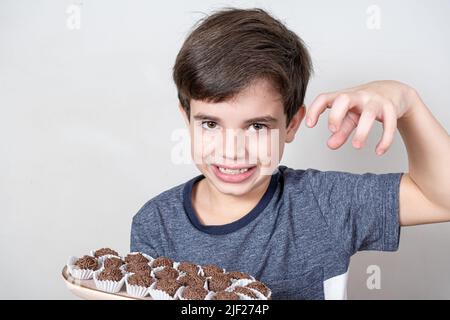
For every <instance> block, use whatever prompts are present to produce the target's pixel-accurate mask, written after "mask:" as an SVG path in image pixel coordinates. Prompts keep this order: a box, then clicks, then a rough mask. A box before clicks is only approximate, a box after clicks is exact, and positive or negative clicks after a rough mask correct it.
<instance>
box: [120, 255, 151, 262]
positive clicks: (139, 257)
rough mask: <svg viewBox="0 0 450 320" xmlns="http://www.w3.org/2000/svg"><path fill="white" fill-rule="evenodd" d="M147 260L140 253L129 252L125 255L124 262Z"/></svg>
mask: <svg viewBox="0 0 450 320" xmlns="http://www.w3.org/2000/svg"><path fill="white" fill-rule="evenodd" d="M149 261H150V260H148V259H147V258H146V257H144V255H143V254H142V253H133V254H131V253H129V254H127V256H126V257H125V262H126V263H148V262H149Z"/></svg>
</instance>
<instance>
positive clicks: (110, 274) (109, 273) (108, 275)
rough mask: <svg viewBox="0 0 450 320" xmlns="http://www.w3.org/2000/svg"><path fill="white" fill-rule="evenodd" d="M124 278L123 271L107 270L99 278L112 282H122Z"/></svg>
mask: <svg viewBox="0 0 450 320" xmlns="http://www.w3.org/2000/svg"><path fill="white" fill-rule="evenodd" d="M122 278H123V274H122V271H120V269H105V270H103V271H102V272H100V274H99V275H98V276H97V279H98V280H101V281H105V280H112V281H120V280H122Z"/></svg>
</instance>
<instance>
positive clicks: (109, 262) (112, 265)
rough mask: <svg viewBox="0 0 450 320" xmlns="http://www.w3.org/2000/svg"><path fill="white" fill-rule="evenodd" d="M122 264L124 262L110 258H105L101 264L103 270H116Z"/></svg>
mask: <svg viewBox="0 0 450 320" xmlns="http://www.w3.org/2000/svg"><path fill="white" fill-rule="evenodd" d="M123 263H124V262H123V261H122V259H120V258H115V257H112V258H107V259H106V260H105V262H104V263H103V266H104V267H105V269H117V268H119V267H120V266H122V265H123Z"/></svg>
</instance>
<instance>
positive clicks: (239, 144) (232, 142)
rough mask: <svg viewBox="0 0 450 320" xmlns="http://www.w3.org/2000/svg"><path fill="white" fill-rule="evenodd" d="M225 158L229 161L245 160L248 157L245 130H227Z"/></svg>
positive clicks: (224, 144) (224, 143)
mask: <svg viewBox="0 0 450 320" xmlns="http://www.w3.org/2000/svg"><path fill="white" fill-rule="evenodd" d="M223 148H224V158H225V159H228V160H229V161H237V160H239V159H244V160H245V156H246V136H245V133H244V132H243V130H239V129H227V130H226V131H225V137H224V142H223Z"/></svg>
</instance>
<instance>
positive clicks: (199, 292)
mask: <svg viewBox="0 0 450 320" xmlns="http://www.w3.org/2000/svg"><path fill="white" fill-rule="evenodd" d="M207 294H208V290H206V289H205V288H202V287H191V286H188V287H186V288H185V289H184V290H183V295H182V296H183V298H184V299H187V300H204V299H205V297H206V295H207Z"/></svg>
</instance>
